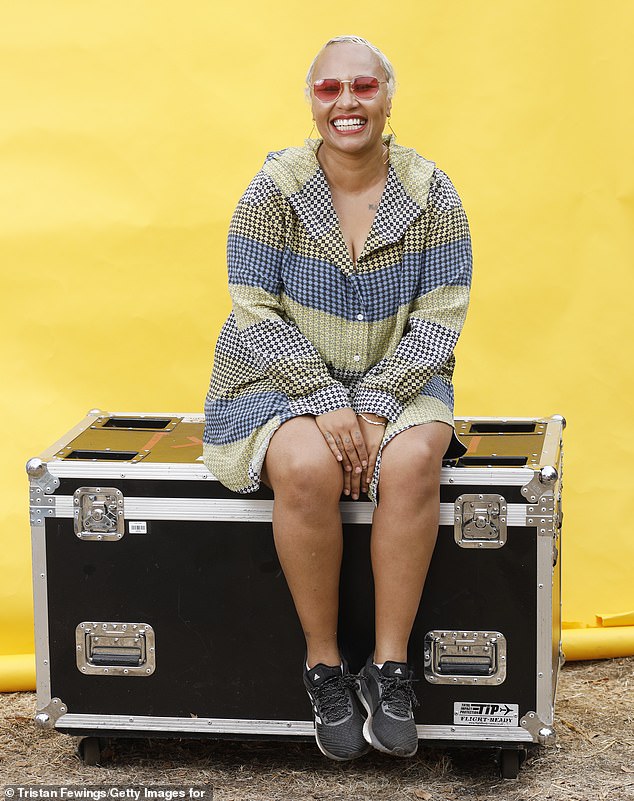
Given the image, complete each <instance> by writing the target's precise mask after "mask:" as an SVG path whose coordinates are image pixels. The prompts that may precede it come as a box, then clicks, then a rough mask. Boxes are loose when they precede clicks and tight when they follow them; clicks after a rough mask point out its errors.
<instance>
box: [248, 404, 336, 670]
mask: <svg viewBox="0 0 634 801" xmlns="http://www.w3.org/2000/svg"><path fill="white" fill-rule="evenodd" d="M262 478H263V480H264V481H265V482H266V483H267V484H268V485H269V486H270V487H271V488H272V489H273V492H274V493H275V501H274V504H273V534H274V538H275V547H276V549H277V554H278V557H279V560H280V564H281V565H282V570H283V571H284V575H285V577H286V581H287V583H288V586H289V588H290V591H291V595H292V596H293V601H294V603H295V609H296V610H297V614H298V616H299V620H300V623H301V625H302V629H303V631H304V636H305V638H306V650H307V660H308V664H309V666H311V667H312V666H313V665H316V664H318V663H319V662H321V663H323V664H326V665H338V664H339V662H340V655H339V646H338V644H337V621H338V614H339V575H340V572H341V554H342V549H343V546H342V530H341V515H340V513H339V498H340V496H341V492H342V489H343V471H342V469H341V465H340V464H339V463H338V462H337V460H336V459H335V457H334V456H333V454H332V453H331V451H330V449H329V448H328V446H327V444H326V441H325V440H324V437H323V435H322V434H321V432H320V431H319V429H318V428H317V425H316V424H315V421H314V419H313V418H312V417H308V416H304V417H295V418H293V419H292V420H289V421H288V422H286V423H284V424H283V425H282V426H281V427H280V428H279V429H278V430H277V432H276V433H275V434H274V435H273V437H272V439H271V442H270V444H269V447H268V451H267V455H266V459H265V462H264V470H263V473H262Z"/></svg>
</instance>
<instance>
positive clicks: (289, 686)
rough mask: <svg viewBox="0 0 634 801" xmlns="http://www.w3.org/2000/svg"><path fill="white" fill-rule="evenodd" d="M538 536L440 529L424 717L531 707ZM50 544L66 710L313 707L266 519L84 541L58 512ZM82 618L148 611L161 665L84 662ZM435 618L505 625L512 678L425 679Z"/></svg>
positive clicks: (357, 649)
mask: <svg viewBox="0 0 634 801" xmlns="http://www.w3.org/2000/svg"><path fill="white" fill-rule="evenodd" d="M88 483H90V485H93V483H94V484H95V485H96V482H93V481H90V482H83V485H85V484H88ZM102 483H103V484H104V485H107V482H106V481H104V482H102ZM123 483H124V482H117V485H119V484H121V485H122V484H123ZM148 483H150V482H143V488H144V489H145V493H147V492H148V489H149V487H148ZM152 483H153V482H152ZM156 483H157V484H159V485H162V486H163V487H164V484H163V483H162V482H156ZM170 484H171V482H170ZM81 485H82V484H78V486H81ZM199 486H201V487H203V486H204V487H208V486H209V485H199ZM189 487H190V489H191V487H192V485H191V483H190V484H189ZM121 488H122V489H123V487H122V486H121ZM154 489H156V487H154ZM451 489H454V488H453V487H452V488H451ZM461 489H462V491H468V490H467V489H466V488H464V487H463V488H461ZM488 489H489V488H487V490H488ZM505 489H508V488H505ZM126 491H128V492H129V491H130V488H129V487H128V488H126ZM139 494H142V493H141V492H139ZM456 494H461V493H460V492H459V493H456ZM344 535H345V549H344V561H343V567H342V582H341V615H340V626H339V634H340V642H341V645H342V650H343V652H344V655H345V656H346V657H347V658H348V660H349V662H350V667H351V669H352V670H353V671H356V670H358V669H359V668H360V667H361V666H362V664H363V663H364V662H365V659H366V658H367V656H368V654H369V653H370V652H371V650H372V647H373V628H374V615H373V605H374V604H373V589H372V573H371V567H370V556H369V526H363V525H349V526H345V527H344ZM536 547H537V543H536V532H535V529H525V528H510V529H509V531H508V540H507V543H506V545H505V546H504V547H502V548H500V549H492V550H489V549H482V550H480V549H477V550H474V549H463V548H459V547H458V546H457V545H456V543H455V542H454V539H453V529H452V528H448V527H447V528H444V527H443V528H442V529H441V530H440V533H439V538H438V542H437V545H436V550H435V552H434V557H433V560H432V565H431V568H430V573H429V576H428V579H427V583H426V586H425V592H424V595H423V599H422V602H421V608H420V611H419V614H418V617H417V620H416V622H415V625H414V630H413V633H412V638H411V641H410V661H411V663H412V665H413V666H414V669H415V672H416V675H417V678H418V679H419V680H418V682H417V684H416V692H417V695H418V697H419V699H420V700H421V707H419V708H418V709H417V710H416V718H417V722H418V723H426V724H431V723H433V724H445V725H451V724H452V723H453V703H454V701H483V702H487V701H492V702H493V701H500V702H504V703H518V704H520V716H521V715H522V714H524V713H525V712H526V711H529V710H530V709H534V708H535V675H536V673H535V671H536V664H535V644H536V617H537V608H536ZM46 553H47V573H48V576H47V586H48V604H49V637H50V664H51V691H52V696H53V697H59V698H61V699H62V700H63V701H64V703H65V704H66V705H67V708H68V710H69V711H70V712H72V713H83V714H90V713H92V714H109V715H115V714H116V715H151V716H152V715H153V716H169V717H172V716H174V717H190V716H197V717H212V718H240V719H250V720H257V719H261V720H278V719H279V720H309V719H310V707H309V703H308V698H307V696H306V693H305V691H304V688H303V684H302V680H301V669H302V660H303V657H304V642H303V636H302V632H301V628H300V625H299V622H298V620H297V617H296V614H295V611H294V607H293V604H292V600H291V597H290V593H289V591H288V587H287V585H286V582H285V579H284V576H283V574H282V571H281V568H280V566H279V562H278V560H277V556H276V553H275V547H274V544H273V538H272V533H271V526H270V524H268V523H246V522H245V523H238V524H236V523H218V522H191V521H188V522H182V521H181V522H179V521H149V522H148V533H147V534H146V535H130V534H126V535H125V536H124V538H123V539H122V540H120V541H117V542H87V541H81V540H79V539H78V538H77V537H76V536H75V534H74V532H73V521H72V520H64V519H52V520H47V521H46ZM82 621H103V622H139V623H149V624H150V625H151V626H152V627H153V629H154V631H155V636H156V671H155V673H154V674H153V675H151V676H148V677H137V676H130V677H123V676H103V677H102V676H94V675H84V674H82V673H80V671H79V670H78V669H77V666H76V663H75V628H76V626H77V625H78V624H79V623H80V622H82ZM431 629H452V630H454V629H464V630H480V631H482V630H498V631H500V632H502V633H503V634H504V635H505V637H506V638H507V642H508V656H507V659H508V672H507V678H506V681H505V682H504V683H503V684H502V685H500V686H478V687H473V686H459V687H458V686H455V685H431V684H429V683H428V682H427V681H426V680H425V679H424V670H423V640H424V635H425V633H426V632H427V631H428V630H431Z"/></svg>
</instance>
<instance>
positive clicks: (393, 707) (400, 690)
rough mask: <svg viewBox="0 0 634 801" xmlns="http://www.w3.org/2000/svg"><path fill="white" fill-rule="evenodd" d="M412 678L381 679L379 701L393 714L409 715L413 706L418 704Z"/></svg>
mask: <svg viewBox="0 0 634 801" xmlns="http://www.w3.org/2000/svg"><path fill="white" fill-rule="evenodd" d="M413 681H414V679H399V678H396V677H389V678H385V679H383V678H382V679H381V703H383V704H385V705H386V706H387V708H388V710H389V711H390V712H392V713H393V714H395V715H400V716H401V717H402V716H405V715H409V714H410V712H411V709H412V707H413V706H420V705H419V703H418V698H417V697H416V694H415V693H414V688H413V687H412V683H413Z"/></svg>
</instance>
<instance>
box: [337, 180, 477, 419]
mask: <svg viewBox="0 0 634 801" xmlns="http://www.w3.org/2000/svg"><path fill="white" fill-rule="evenodd" d="M423 221H424V223H425V233H424V240H423V244H422V249H421V253H420V276H419V281H420V284H419V292H418V295H417V297H416V298H415V300H414V301H413V303H412V306H411V310H410V313H409V316H408V321H407V325H406V328H405V333H404V335H403V337H402V339H401V341H400V342H399V343H398V345H397V346H396V349H395V350H394V351H393V352H392V353H391V354H388V355H387V356H386V357H385V358H383V359H381V360H380V361H379V362H378V363H377V364H376V365H374V367H372V368H371V369H370V370H369V371H368V372H367V373H366V375H365V376H364V377H363V380H362V381H361V382H360V385H359V386H358V388H357V391H356V392H355V395H354V398H353V406H354V409H355V410H356V411H357V412H363V411H365V412H375V413H376V414H380V415H383V416H385V417H387V418H388V420H390V422H393V421H395V420H396V419H397V417H398V416H399V414H400V413H401V412H402V411H403V408H404V407H405V406H406V404H407V403H408V402H409V401H411V400H412V399H413V398H414V397H415V396H416V395H418V394H419V393H420V392H421V390H422V389H423V387H424V386H425V384H427V382H428V381H429V380H430V379H431V378H433V377H434V376H436V375H439V374H441V375H442V374H444V375H445V376H446V377H448V378H449V380H450V379H451V372H452V370H453V359H454V357H453V351H454V348H455V346H456V343H457V341H458V337H459V335H460V331H461V329H462V326H463V324H464V320H465V317H466V313H467V306H468V302H469V288H470V284H471V268H472V256H471V241H470V237H469V227H468V223H467V218H466V215H465V213H464V210H463V208H462V205H461V202H460V198H459V197H458V194H457V193H456V191H455V189H454V187H453V185H452V184H451V181H450V180H449V178H448V177H447V176H446V175H445V174H444V173H443V172H442V171H440V170H436V171H435V176H434V181H433V182H432V185H431V188H430V191H429V196H428V201H427V207H426V209H425V211H424V218H423Z"/></svg>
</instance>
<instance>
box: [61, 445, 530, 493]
mask: <svg viewBox="0 0 634 801" xmlns="http://www.w3.org/2000/svg"><path fill="white" fill-rule="evenodd" d="M61 447H63V444H62V445H61V446H60V448H58V451H59V450H60V449H61ZM55 453H57V451H55ZM48 469H49V472H50V473H51V474H52V475H54V476H58V477H59V478H81V479H89V478H98V479H100V480H102V481H103V480H104V479H117V478H123V479H132V478H134V479H152V480H155V481H178V480H183V479H189V480H191V479H194V480H197V481H217V480H218V479H217V478H216V477H215V476H214V475H213V473H210V472H209V470H207V468H206V467H205V465H204V464H202V463H197V464H196V463H184V464H172V463H168V462H146V461H142V462H137V463H136V464H133V463H131V462H118V463H116V464H111V463H109V462H83V461H79V460H78V461H74V460H72V461H66V460H64V459H51V461H49V462H48ZM533 475H534V471H533V470H531V469H530V468H522V467H515V468H498V469H490V468H488V467H443V468H442V469H441V472H440V483H441V486H442V485H450V486H453V485H456V486H460V485H463V484H470V485H477V486H487V485H494V486H496V487H498V486H504V487H517V486H519V487H522V486H524V485H525V484H527V483H528V482H529V481H530V480H531V478H532V477H533Z"/></svg>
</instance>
